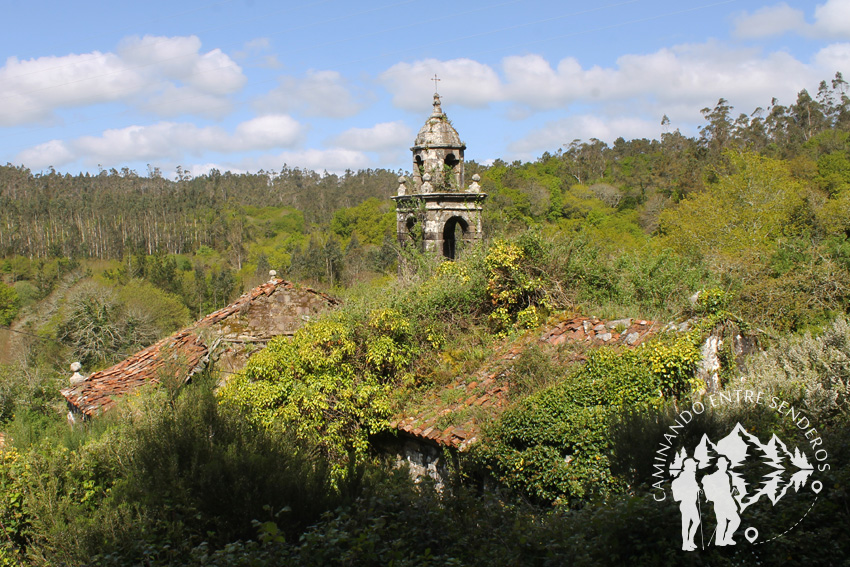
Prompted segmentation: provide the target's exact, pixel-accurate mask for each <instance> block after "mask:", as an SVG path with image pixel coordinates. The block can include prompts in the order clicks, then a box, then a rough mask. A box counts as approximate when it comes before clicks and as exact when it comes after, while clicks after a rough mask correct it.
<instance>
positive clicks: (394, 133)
mask: <svg viewBox="0 0 850 567" xmlns="http://www.w3.org/2000/svg"><path fill="white" fill-rule="evenodd" d="M412 140H413V132H412V131H411V129H410V128H409V127H408V126H407V125H406V124H405V123H404V122H401V121H396V122H382V123H380V124H375V125H374V126H372V127H371V128H351V129H349V130H346V131H345V132H343V133H341V134H339V135H338V136H336V137H335V138H333V139H332V140H331V144H332V145H334V146H339V147H341V148H346V149H352V150H361V151H376V152H382V151H392V150H396V149H398V148H399V147H400V146H401V147H404V146H405V145H407V144H409V143H410V142H411V141H412Z"/></svg>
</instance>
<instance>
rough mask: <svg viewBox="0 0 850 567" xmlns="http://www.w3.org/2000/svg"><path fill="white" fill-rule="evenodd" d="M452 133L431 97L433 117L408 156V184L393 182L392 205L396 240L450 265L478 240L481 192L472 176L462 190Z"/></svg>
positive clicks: (459, 146)
mask: <svg viewBox="0 0 850 567" xmlns="http://www.w3.org/2000/svg"><path fill="white" fill-rule="evenodd" d="M465 149H466V144H464V143H463V142H461V141H460V137H459V136H458V134H457V130H455V129H454V126H452V123H451V122H449V119H448V118H447V117H446V114H445V113H444V112H443V109H442V108H441V107H440V95H438V94H437V93H434V111H433V112H432V113H431V116H429V117H428V120H426V121H425V125H424V126H422V129H421V130H419V135H418V136H416V140H415V141H414V142H413V147H412V148H410V150H411V151H412V152H413V175H412V178H411V179H407V178H405V177H399V179H398V181H399V186H398V195H397V196H396V197H393V200H395V203H396V220H397V223H398V227H397V230H398V240H399V242H400V243H401V244H406V243H414V244H415V245H417V246H421V247H423V248H424V250H426V251H429V252H438V253H440V254H442V255H443V256H444V257H446V258H448V259H453V258H454V257H455V255H456V253H457V251H458V247H459V245H460V243H461V242H472V241H475V240H479V239H480V238H481V208H482V205H483V203H484V199H486V198H487V194H486V193H482V192H481V187H480V186H479V185H478V181H480V178H479V177H478V175H474V176H473V177H472V183H471V184H470V185H469V186H468V187H467V186H465V178H464V172H463V150H465Z"/></svg>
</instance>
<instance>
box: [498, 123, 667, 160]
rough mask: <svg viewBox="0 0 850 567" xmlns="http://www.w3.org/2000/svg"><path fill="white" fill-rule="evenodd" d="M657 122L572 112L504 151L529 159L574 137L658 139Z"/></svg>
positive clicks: (586, 138)
mask: <svg viewBox="0 0 850 567" xmlns="http://www.w3.org/2000/svg"><path fill="white" fill-rule="evenodd" d="M660 122H661V120H660V119H659V120H657V121H650V120H646V119H642V118H635V117H631V116H617V117H612V118H605V117H602V116H598V115H592V114H581V115H573V116H569V117H566V118H563V119H561V120H555V121H552V122H549V123H547V124H546V125H544V126H543V127H542V128H538V129H536V130H533V131H532V132H529V133H528V134H527V135H526V136H524V137H523V138H521V139H520V140H517V141H515V142H513V143H512V144H510V145H509V146H508V150H509V151H511V152H514V153H516V154H518V155H519V157H523V158H525V159H529V158H530V157H532V156H534V155H538V154H539V153H540V152H541V151H546V150H548V151H551V150H552V149H553V148H560V147H562V146H566V145H568V144H569V143H570V142H572V141H573V140H575V139H579V140H585V141H586V140H589V139H590V138H598V139H600V140H602V141H604V142H607V143H612V142H613V141H614V140H615V139H616V138H618V137H620V136H622V137H623V138H626V139H631V138H658V137H659V136H660V134H661V126H660Z"/></svg>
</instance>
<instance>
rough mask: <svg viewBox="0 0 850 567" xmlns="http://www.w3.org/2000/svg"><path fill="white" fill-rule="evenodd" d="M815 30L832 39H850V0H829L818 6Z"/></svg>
mask: <svg viewBox="0 0 850 567" xmlns="http://www.w3.org/2000/svg"><path fill="white" fill-rule="evenodd" d="M815 30H816V32H821V33H823V34H826V35H829V36H831V37H841V38H850V0H827V2H826V3H825V4H820V5H818V7H817V8H815Z"/></svg>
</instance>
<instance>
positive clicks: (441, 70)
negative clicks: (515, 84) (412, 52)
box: [379, 59, 503, 112]
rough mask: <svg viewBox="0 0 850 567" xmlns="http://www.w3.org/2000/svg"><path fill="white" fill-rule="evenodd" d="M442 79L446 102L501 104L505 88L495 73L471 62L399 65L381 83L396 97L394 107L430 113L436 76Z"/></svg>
mask: <svg viewBox="0 0 850 567" xmlns="http://www.w3.org/2000/svg"><path fill="white" fill-rule="evenodd" d="M435 74H436V75H437V77H438V78H439V79H440V81H439V82H438V90H439V92H440V94H441V95H443V97H444V98H443V100H444V101H445V102H447V103H449V104H457V105H460V106H466V107H471V108H481V107H485V106H487V105H488V104H490V103H491V102H494V101H498V100H501V98H502V96H503V95H502V85H501V83H500V81H499V76H498V74H497V73H496V71H494V70H493V68H492V67H490V66H489V65H485V64H484V63H479V62H478V61H473V60H472V59H452V60H449V61H439V60H437V59H425V60H423V61H416V62H414V63H396V64H395V65H393V66H392V67H390V68H389V69H387V70H386V71H384V72H383V73H381V75H380V77H379V79H380V81H381V83H382V84H383V85H384V86H385V87H386V88H387V89H388V90H389V91H390V92H391V93H392V94H393V104H394V105H395V106H397V107H399V108H403V109H405V110H410V111H413V112H424V111H427V110H428V108H429V107H430V104H431V95H432V93H433V92H434V83H432V82H431V79H433V77H434V75H435Z"/></svg>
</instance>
